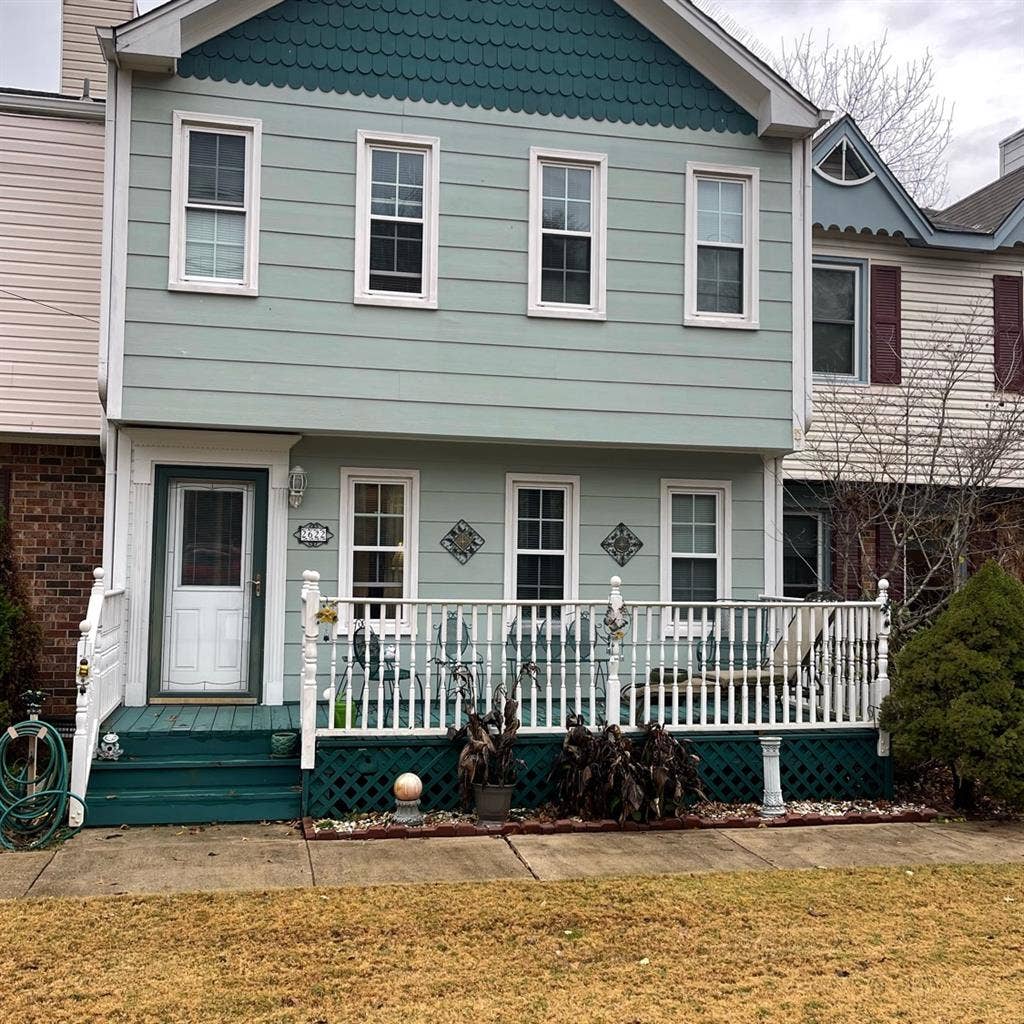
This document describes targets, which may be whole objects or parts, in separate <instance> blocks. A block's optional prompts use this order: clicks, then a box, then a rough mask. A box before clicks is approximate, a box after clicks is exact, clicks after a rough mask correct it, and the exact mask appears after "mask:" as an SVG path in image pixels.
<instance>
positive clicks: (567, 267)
mask: <svg viewBox="0 0 1024 1024" xmlns="http://www.w3.org/2000/svg"><path fill="white" fill-rule="evenodd" d="M606 167H607V159H606V157H605V156H603V155H602V154H600V153H575V152H562V151H554V150H552V151H549V150H539V149H531V150H530V280H529V304H528V308H527V312H528V313H529V314H530V315H531V316H553V317H564V318H577V319H584V320H603V319H604V317H605V234H606V232H605V221H606V206H607V186H606V182H605V177H606Z"/></svg>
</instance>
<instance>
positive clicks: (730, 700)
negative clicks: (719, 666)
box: [726, 605, 736, 725]
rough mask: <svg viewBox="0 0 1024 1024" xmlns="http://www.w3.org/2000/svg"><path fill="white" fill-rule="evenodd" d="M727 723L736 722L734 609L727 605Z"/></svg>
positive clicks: (732, 723)
mask: <svg viewBox="0 0 1024 1024" xmlns="http://www.w3.org/2000/svg"><path fill="white" fill-rule="evenodd" d="M726 707H727V712H726V713H727V714H728V716H729V724H730V725H735V724H736V609H735V608H733V607H732V606H731V605H730V607H729V693H728V695H727V701H726Z"/></svg>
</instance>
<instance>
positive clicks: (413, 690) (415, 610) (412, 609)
mask: <svg viewBox="0 0 1024 1024" xmlns="http://www.w3.org/2000/svg"><path fill="white" fill-rule="evenodd" d="M409 626H410V629H411V634H410V636H409V711H408V713H407V714H406V716H405V717H406V723H407V727H408V728H409V729H415V728H416V704H417V701H418V700H419V684H418V683H417V682H416V677H417V676H418V675H419V672H418V671H417V666H416V646H417V644H418V643H419V639H420V632H419V630H420V610H419V607H418V606H417V605H414V604H413V605H409Z"/></svg>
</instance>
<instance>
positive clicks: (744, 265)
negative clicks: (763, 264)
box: [685, 163, 760, 328]
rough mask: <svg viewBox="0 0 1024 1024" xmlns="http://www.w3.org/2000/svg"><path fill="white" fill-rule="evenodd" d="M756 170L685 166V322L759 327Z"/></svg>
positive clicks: (710, 165)
mask: <svg viewBox="0 0 1024 1024" xmlns="http://www.w3.org/2000/svg"><path fill="white" fill-rule="evenodd" d="M759 181H760V177H759V172H758V170H757V168H756V167H728V166H717V165H713V164H695V163H688V164H687V166H686V312H685V322H686V323H688V324H694V325H701V324H702V325H705V326H710V327H737V328H754V327H757V326H758V237H759V233H758V224H757V214H758V209H759V205H760V204H759V199H758V193H759Z"/></svg>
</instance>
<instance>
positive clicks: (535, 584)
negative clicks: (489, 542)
mask: <svg viewBox="0 0 1024 1024" xmlns="http://www.w3.org/2000/svg"><path fill="white" fill-rule="evenodd" d="M575 486H576V485H575V482H574V481H571V480H568V479H567V480H564V481H561V480H548V479H544V480H541V479H537V480H529V479H523V480H514V479H511V478H510V479H509V481H508V505H509V507H508V509H507V520H506V523H507V525H506V540H507V543H508V551H509V564H508V566H507V570H506V571H507V572H508V573H510V578H509V579H507V580H506V587H505V591H506V597H508V598H510V599H511V600H515V601H530V602H534V603H536V604H545V603H547V602H549V601H571V600H573V599H574V598H575V594H574V589H575V582H574V581H575V568H574V566H575V561H574V560H575V552H576V548H577V539H576V529H577V526H576V515H575V493H576V492H575Z"/></svg>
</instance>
